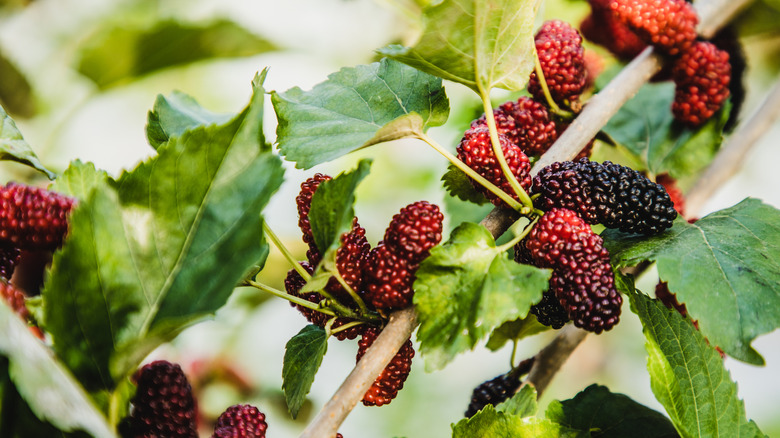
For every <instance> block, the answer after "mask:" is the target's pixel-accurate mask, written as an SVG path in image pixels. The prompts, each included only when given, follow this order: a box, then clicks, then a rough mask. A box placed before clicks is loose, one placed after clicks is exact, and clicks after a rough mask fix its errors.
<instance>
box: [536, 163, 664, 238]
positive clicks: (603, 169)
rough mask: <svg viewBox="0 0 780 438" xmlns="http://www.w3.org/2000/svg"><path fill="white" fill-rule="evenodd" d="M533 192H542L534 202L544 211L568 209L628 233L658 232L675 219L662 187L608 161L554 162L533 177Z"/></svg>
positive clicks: (591, 222) (589, 221)
mask: <svg viewBox="0 0 780 438" xmlns="http://www.w3.org/2000/svg"><path fill="white" fill-rule="evenodd" d="M533 192H534V193H538V194H539V195H540V196H539V198H538V199H537V200H536V201H535V203H536V205H537V206H538V207H539V208H541V209H543V210H547V209H551V208H555V207H562V208H568V209H571V210H574V211H576V212H577V213H578V214H579V215H580V216H581V217H582V218H583V219H584V220H585V221H586V222H587V223H589V224H595V223H601V224H603V225H604V226H606V227H607V228H618V229H620V230H621V231H624V232H627V233H642V234H647V235H651V234H657V233H660V232H661V231H663V230H665V229H666V228H669V227H671V226H672V223H673V221H674V219H675V218H676V217H677V212H676V211H675V210H674V205H673V204H672V200H671V199H670V198H669V194H668V193H666V190H665V189H664V188H663V186H661V185H660V184H657V183H654V182H652V181H650V180H649V179H647V178H646V177H645V176H644V175H642V174H640V173H639V172H637V171H636V170H634V169H631V168H629V167H626V166H621V165H619V164H614V163H612V162H610V161H605V162H604V163H598V162H595V161H588V159H586V158H583V159H580V160H577V161H574V162H563V163H554V164H552V165H550V166H547V167H546V168H544V169H542V170H541V171H540V172H539V174H538V175H537V176H536V178H534V187H533Z"/></svg>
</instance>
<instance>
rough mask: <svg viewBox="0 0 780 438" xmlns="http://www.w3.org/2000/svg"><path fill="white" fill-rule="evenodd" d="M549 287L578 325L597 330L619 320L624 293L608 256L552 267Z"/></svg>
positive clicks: (608, 326) (603, 328)
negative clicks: (562, 268) (561, 266)
mask: <svg viewBox="0 0 780 438" xmlns="http://www.w3.org/2000/svg"><path fill="white" fill-rule="evenodd" d="M550 290H551V291H552V292H553V293H554V294H555V296H556V297H558V300H559V301H560V303H561V306H562V307H563V308H564V309H565V310H566V313H568V315H569V318H570V319H571V320H572V321H573V322H574V325H575V326H577V327H580V328H582V329H584V330H588V331H591V332H594V333H597V334H598V333H601V332H602V331H604V330H609V329H611V328H612V327H614V326H615V324H617V323H618V321H619V320H620V306H621V305H622V304H623V297H621V296H620V294H619V293H618V292H617V290H616V289H615V277H614V274H613V272H612V267H611V266H610V264H609V259H606V260H605V259H597V260H595V261H594V262H593V263H582V264H578V265H577V268H575V269H565V270H555V271H553V276H552V277H551V278H550Z"/></svg>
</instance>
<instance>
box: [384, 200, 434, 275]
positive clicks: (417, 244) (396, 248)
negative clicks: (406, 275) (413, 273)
mask: <svg viewBox="0 0 780 438" xmlns="http://www.w3.org/2000/svg"><path fill="white" fill-rule="evenodd" d="M443 221H444V215H443V214H442V213H441V211H440V210H439V207H438V206H437V205H435V204H431V203H429V202H427V201H418V202H415V203H413V204H409V205H407V206H406V207H404V208H402V209H401V211H400V212H399V213H398V214H396V215H395V216H393V219H392V220H391V221H390V225H389V226H388V227H387V230H386V231H385V238H384V242H385V246H387V247H388V248H389V249H390V250H391V251H393V252H394V253H396V254H398V255H399V256H400V257H403V258H407V259H408V260H409V261H410V262H411V263H412V264H416V263H420V262H421V261H423V259H425V258H426V257H428V254H429V253H430V250H431V248H433V247H434V246H436V245H437V244H438V243H439V242H440V241H441V233H442V222H443Z"/></svg>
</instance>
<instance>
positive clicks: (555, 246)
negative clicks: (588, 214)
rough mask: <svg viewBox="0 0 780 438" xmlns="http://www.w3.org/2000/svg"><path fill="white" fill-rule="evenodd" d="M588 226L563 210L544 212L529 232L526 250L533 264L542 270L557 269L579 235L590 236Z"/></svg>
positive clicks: (555, 209)
mask: <svg viewBox="0 0 780 438" xmlns="http://www.w3.org/2000/svg"><path fill="white" fill-rule="evenodd" d="M591 233H592V231H591V228H590V226H589V225H588V224H587V223H585V221H584V220H582V218H580V217H579V216H577V213H575V212H573V211H571V210H567V209H565V208H554V209H552V210H550V211H548V212H546V213H545V214H544V215H543V216H542V217H541V218H540V219H539V222H538V223H537V224H536V225H535V226H534V228H533V229H532V230H531V233H530V234H529V235H528V238H527V240H526V248H527V249H528V252H529V253H530V255H531V258H532V259H533V260H534V262H535V264H536V265H537V266H539V267H542V268H557V267H559V266H560V265H561V258H562V257H564V256H565V254H566V252H567V251H570V250H572V248H571V247H572V242H576V241H579V240H580V235H584V234H591Z"/></svg>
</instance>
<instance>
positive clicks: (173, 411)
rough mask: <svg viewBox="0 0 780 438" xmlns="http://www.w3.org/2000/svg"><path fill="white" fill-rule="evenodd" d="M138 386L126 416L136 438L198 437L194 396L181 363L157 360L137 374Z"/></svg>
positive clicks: (129, 429) (132, 434)
mask: <svg viewBox="0 0 780 438" xmlns="http://www.w3.org/2000/svg"><path fill="white" fill-rule="evenodd" d="M135 381H136V384H137V385H138V388H137V389H136V393H135V395H134V396H133V398H132V399H131V400H130V401H131V403H132V404H133V409H132V411H131V413H130V416H129V417H128V418H127V419H126V421H127V423H126V426H127V431H128V432H129V436H131V437H133V438H141V437H143V438H147V437H166V438H197V437H198V432H197V428H196V423H195V419H196V418H195V412H196V411H195V398H194V397H193V395H192V387H191V386H190V384H189V382H188V381H187V376H185V375H184V373H183V372H182V370H181V367H180V366H179V365H178V364H173V363H170V362H168V361H164V360H158V361H155V362H152V363H149V364H147V365H144V366H143V367H142V368H141V369H140V370H139V371H138V372H137V373H136V375H135Z"/></svg>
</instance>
